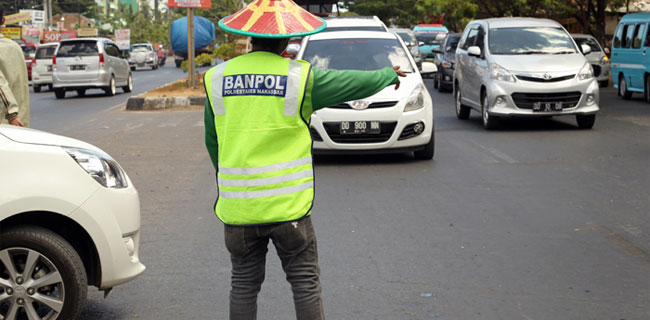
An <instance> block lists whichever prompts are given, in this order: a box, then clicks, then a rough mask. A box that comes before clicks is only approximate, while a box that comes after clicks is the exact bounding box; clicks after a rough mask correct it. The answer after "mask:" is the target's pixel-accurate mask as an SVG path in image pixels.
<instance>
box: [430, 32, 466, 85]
mask: <svg viewBox="0 0 650 320" xmlns="http://www.w3.org/2000/svg"><path fill="white" fill-rule="evenodd" d="M462 35H463V34H462V33H449V34H447V37H445V40H443V41H442V45H441V46H440V47H439V48H435V49H433V52H434V53H435V54H436V67H438V73H437V74H436V76H435V78H434V79H433V87H434V88H437V89H438V91H440V92H451V91H452V90H453V88H454V67H455V66H456V47H458V40H460V37H461V36H462Z"/></svg>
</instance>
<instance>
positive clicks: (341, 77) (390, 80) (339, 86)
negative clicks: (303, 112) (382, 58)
mask: <svg viewBox="0 0 650 320" xmlns="http://www.w3.org/2000/svg"><path fill="white" fill-rule="evenodd" d="M312 72H313V73H314V88H313V90H312V97H311V103H312V106H313V107H314V111H316V110H318V109H322V108H325V107H329V106H331V105H335V104H339V103H343V102H346V101H350V100H357V99H362V98H366V97H369V96H371V95H373V94H375V93H377V92H379V91H381V90H382V89H384V88H385V87H387V86H389V85H392V84H397V82H399V80H398V77H397V73H395V70H393V69H392V68H384V69H380V70H376V71H357V70H321V69H318V68H312Z"/></svg>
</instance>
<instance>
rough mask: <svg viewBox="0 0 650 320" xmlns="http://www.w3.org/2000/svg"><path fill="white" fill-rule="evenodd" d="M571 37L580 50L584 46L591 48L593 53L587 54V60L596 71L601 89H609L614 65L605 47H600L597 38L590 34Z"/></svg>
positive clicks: (572, 35) (595, 74) (595, 75)
mask: <svg viewBox="0 0 650 320" xmlns="http://www.w3.org/2000/svg"><path fill="white" fill-rule="evenodd" d="M571 37H573V40H574V41H575V42H576V44H577V45H578V47H579V48H582V45H587V46H589V47H590V48H591V52H589V53H587V54H585V58H586V59H587V61H589V63H591V67H592V68H593V69H594V77H596V80H598V84H600V87H601V88H607V87H608V86H609V74H610V73H611V69H612V65H611V63H610V61H609V57H608V56H607V54H605V50H603V47H601V46H600V43H598V40H596V38H594V37H593V36H591V35H588V34H571Z"/></svg>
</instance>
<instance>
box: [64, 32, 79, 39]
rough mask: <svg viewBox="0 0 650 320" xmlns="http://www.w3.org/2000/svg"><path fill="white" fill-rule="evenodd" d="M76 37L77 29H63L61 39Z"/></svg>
mask: <svg viewBox="0 0 650 320" xmlns="http://www.w3.org/2000/svg"><path fill="white" fill-rule="evenodd" d="M76 37H77V31H75V30H66V31H61V40H65V39H74V38H76Z"/></svg>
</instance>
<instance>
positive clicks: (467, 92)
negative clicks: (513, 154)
mask: <svg viewBox="0 0 650 320" xmlns="http://www.w3.org/2000/svg"><path fill="white" fill-rule="evenodd" d="M590 49H591V48H590V47H589V46H583V47H582V52H584V53H585V54H589V51H590ZM454 92H455V98H456V115H457V116H458V118H459V119H467V118H468V117H469V114H470V110H471V109H474V110H476V111H478V112H481V115H482V119H483V126H484V127H485V128H486V129H494V128H496V127H497V126H498V120H499V117H524V116H529V117H535V116H544V117H549V116H562V115H574V116H575V117H576V120H577V122H578V126H579V127H580V128H585V129H590V128H592V127H593V126H594V122H595V121H596V113H597V112H598V110H599V108H598V103H599V90H598V81H596V78H595V77H594V71H593V68H592V66H591V64H590V63H589V62H588V61H587V60H586V59H585V57H584V55H583V54H582V53H581V52H580V50H578V48H576V45H575V42H574V41H573V39H572V38H571V36H570V35H569V33H567V31H566V30H565V29H564V28H563V27H562V25H560V24H559V23H557V22H555V21H553V20H548V19H534V18H497V19H486V20H475V21H472V22H470V23H469V24H468V25H467V27H466V28H465V32H463V36H462V37H461V39H460V42H459V44H458V49H457V50H456V68H455V70H454Z"/></svg>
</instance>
